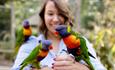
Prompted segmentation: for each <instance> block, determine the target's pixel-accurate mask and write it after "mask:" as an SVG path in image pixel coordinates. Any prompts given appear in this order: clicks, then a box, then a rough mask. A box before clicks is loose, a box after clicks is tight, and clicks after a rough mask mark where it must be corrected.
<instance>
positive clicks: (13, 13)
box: [0, 0, 115, 70]
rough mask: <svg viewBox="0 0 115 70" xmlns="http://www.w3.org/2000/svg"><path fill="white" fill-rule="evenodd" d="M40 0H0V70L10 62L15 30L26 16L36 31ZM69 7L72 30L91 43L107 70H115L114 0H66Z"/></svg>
mask: <svg viewBox="0 0 115 70" xmlns="http://www.w3.org/2000/svg"><path fill="white" fill-rule="evenodd" d="M42 2H43V0H0V70H10V68H11V66H12V65H13V61H14V59H15V57H14V48H15V41H16V31H17V30H18V29H19V28H20V27H21V23H22V22H23V21H24V20H25V19H28V20H29V22H30V24H31V26H32V29H33V32H34V33H35V34H38V33H37V32H38V30H37V26H38V25H39V16H38V13H39V10H40V8H41V4H42ZM65 2H68V5H69V6H70V9H71V10H72V14H73V16H72V17H73V18H74V20H75V21H74V28H73V29H74V30H75V31H78V32H80V33H82V34H83V35H84V36H85V37H86V38H88V39H89V41H90V42H91V43H92V44H93V47H94V49H95V50H96V53H97V56H98V58H99V59H100V60H101V62H102V64H103V65H104V66H105V67H106V68H107V70H115V0H65Z"/></svg>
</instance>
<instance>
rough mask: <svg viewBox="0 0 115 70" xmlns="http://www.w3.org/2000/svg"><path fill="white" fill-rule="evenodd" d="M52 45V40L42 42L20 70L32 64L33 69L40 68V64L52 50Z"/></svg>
mask: <svg viewBox="0 0 115 70" xmlns="http://www.w3.org/2000/svg"><path fill="white" fill-rule="evenodd" d="M51 44H52V42H51V41H50V40H40V41H39V45H38V46H36V47H35V48H34V49H33V50H32V52H31V53H30V55H29V56H28V57H27V58H26V59H25V60H24V61H23V62H22V64H21V65H20V66H21V68H20V70H23V68H24V67H25V66H27V65H28V64H32V66H33V67H36V68H40V65H39V63H40V61H41V60H42V59H44V58H45V57H46V56H47V54H48V52H49V50H50V49H52V46H51Z"/></svg>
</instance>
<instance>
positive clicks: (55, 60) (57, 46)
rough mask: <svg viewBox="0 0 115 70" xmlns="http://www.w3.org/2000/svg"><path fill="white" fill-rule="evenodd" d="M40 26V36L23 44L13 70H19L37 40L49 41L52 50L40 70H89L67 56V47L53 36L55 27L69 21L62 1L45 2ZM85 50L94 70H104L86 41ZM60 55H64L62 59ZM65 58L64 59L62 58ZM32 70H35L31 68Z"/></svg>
mask: <svg viewBox="0 0 115 70" xmlns="http://www.w3.org/2000/svg"><path fill="white" fill-rule="evenodd" d="M39 16H40V18H41V22H40V23H41V25H40V27H39V30H40V33H41V34H40V35H39V37H38V38H36V37H33V36H31V37H30V38H29V40H28V42H26V43H24V44H23V45H22V46H21V48H20V50H19V53H18V55H17V58H16V60H15V63H14V66H13V68H12V69H13V70H19V69H20V64H21V63H22V62H23V60H24V59H25V58H26V57H27V56H28V55H29V54H30V52H31V51H32V49H33V48H35V46H36V45H37V42H38V40H45V39H48V40H51V41H52V46H53V49H52V50H50V51H49V52H48V55H47V56H46V57H45V58H44V59H43V60H42V61H40V65H41V69H40V70H89V69H90V68H88V65H87V64H86V63H84V62H83V61H82V60H81V61H82V62H77V61H75V60H74V58H73V56H72V55H70V54H67V52H66V51H68V50H67V47H66V45H65V43H64V42H63V40H62V39H61V38H60V36H58V35H55V34H54V33H55V31H56V30H55V29H56V25H67V24H68V23H69V22H70V21H71V20H72V18H71V12H70V9H69V8H68V6H67V4H66V3H65V2H64V0H45V1H44V4H43V7H42V9H41V11H40V13H39ZM86 44H87V46H88V47H87V48H88V49H89V51H90V53H92V55H94V56H95V58H96V59H94V58H91V63H92V64H93V65H94V67H95V70H105V68H104V67H103V65H102V64H101V63H100V61H99V60H98V59H97V57H96V53H95V51H94V49H93V48H92V45H91V44H90V43H89V42H88V41H87V39H86ZM60 55H64V56H63V57H62V56H60ZM65 56H66V58H64V57H65ZM97 65H99V66H97ZM31 67H32V65H28V67H26V68H25V69H26V70H30V68H31ZM32 70H37V69H36V68H32Z"/></svg>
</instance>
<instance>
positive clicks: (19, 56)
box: [11, 36, 37, 70]
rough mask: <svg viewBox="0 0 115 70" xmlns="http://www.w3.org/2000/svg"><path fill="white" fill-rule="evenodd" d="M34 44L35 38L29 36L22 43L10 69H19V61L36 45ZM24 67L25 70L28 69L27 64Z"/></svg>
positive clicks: (35, 42)
mask: <svg viewBox="0 0 115 70" xmlns="http://www.w3.org/2000/svg"><path fill="white" fill-rule="evenodd" d="M36 45H37V39H36V38H35V37H33V36H31V37H30V38H29V40H28V41H27V42H26V43H24V44H22V46H21V47H20V49H19V52H18V54H17V57H16V59H15V62H14V65H13V67H12V68H11V70H20V65H21V63H22V62H23V60H24V59H25V58H26V57H27V56H28V55H29V54H30V52H31V51H32V50H33V49H34V48H35V47H36ZM25 68H26V70H30V67H29V66H28V67H25Z"/></svg>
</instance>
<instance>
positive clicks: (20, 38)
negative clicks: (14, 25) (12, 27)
mask: <svg viewBox="0 0 115 70" xmlns="http://www.w3.org/2000/svg"><path fill="white" fill-rule="evenodd" d="M16 34H17V37H16V47H15V55H16V54H17V52H18V50H19V48H20V46H21V45H22V44H23V43H24V42H26V41H27V40H28V39H29V37H30V36H31V35H32V29H31V26H30V23H29V21H28V20H25V21H24V22H23V23H22V27H21V28H19V29H18V30H17V31H16Z"/></svg>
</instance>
